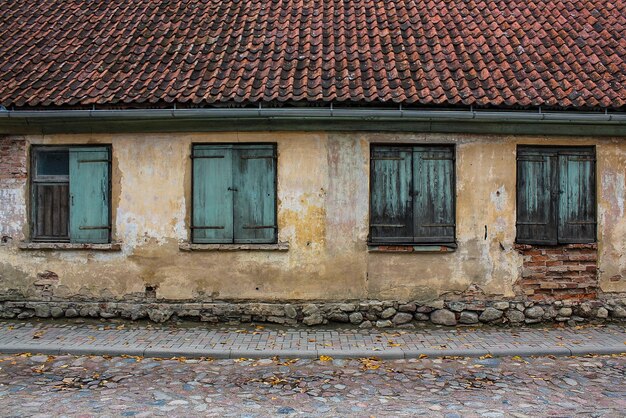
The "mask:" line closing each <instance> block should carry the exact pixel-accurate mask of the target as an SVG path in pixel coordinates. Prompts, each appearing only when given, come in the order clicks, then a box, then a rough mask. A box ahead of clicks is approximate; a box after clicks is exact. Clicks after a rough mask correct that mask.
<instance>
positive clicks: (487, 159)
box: [0, 132, 626, 300]
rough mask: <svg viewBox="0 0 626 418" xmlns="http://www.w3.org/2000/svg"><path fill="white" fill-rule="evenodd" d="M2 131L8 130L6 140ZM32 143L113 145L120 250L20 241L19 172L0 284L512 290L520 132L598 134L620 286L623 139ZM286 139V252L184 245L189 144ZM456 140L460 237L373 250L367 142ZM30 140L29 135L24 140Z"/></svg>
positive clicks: (441, 139) (257, 295) (28, 287)
mask: <svg viewBox="0 0 626 418" xmlns="http://www.w3.org/2000/svg"><path fill="white" fill-rule="evenodd" d="M2 140H3V139H2V138H0V142H1V141H2ZM25 140H26V144H27V145H33V144H85V143H103V144H111V145H112V149H113V161H112V205H113V211H112V212H113V231H112V234H113V238H114V239H115V240H118V241H121V242H122V251H120V252H98V251H23V250H19V249H18V248H17V243H18V241H20V240H22V239H24V237H27V236H28V223H27V216H26V211H27V207H28V201H27V195H28V187H27V182H26V180H25V179H21V180H16V181H11V182H9V181H4V182H1V183H0V198H1V199H2V200H1V205H0V221H1V224H0V228H1V229H0V235H2V236H6V237H10V238H9V239H7V240H6V241H7V242H5V243H2V244H0V294H4V295H9V294H11V295H20V297H27V298H37V297H38V294H37V292H36V290H35V286H34V283H35V282H36V281H37V280H38V274H41V273H42V272H45V271H51V272H54V273H56V275H57V276H58V283H56V284H55V289H54V295H55V296H56V297H62V298H76V297H79V298H100V297H114V298H121V297H123V296H125V295H130V294H135V295H140V294H143V293H144V291H145V289H146V286H152V287H157V297H158V298H162V299H169V300H183V299H207V298H220V299H261V300H307V299H311V300H312V299H327V300H344V299H366V298H369V299H397V300H414V299H417V300H427V299H432V298H435V297H438V296H440V295H442V294H445V293H447V292H461V291H463V290H465V289H467V288H468V286H470V285H472V284H474V285H478V286H480V288H482V289H483V290H484V291H485V292H486V293H487V294H491V295H497V296H504V297H508V296H513V284H514V283H515V281H516V280H517V279H518V278H519V276H520V274H521V264H522V260H521V255H520V254H519V253H518V252H517V251H516V250H515V249H514V248H513V244H514V240H515V182H516V179H515V164H516V158H515V150H516V145H517V144H554V145H557V144H558V145H572V144H576V145H596V146H597V158H598V172H597V178H598V191H597V193H598V221H599V229H598V235H599V240H600V243H599V266H598V267H599V280H600V285H601V288H602V289H603V290H604V291H613V292H624V291H626V281H625V279H624V278H623V276H624V275H625V274H626V257H625V256H624V255H623V254H624V253H625V252H626V248H625V247H626V244H625V238H624V237H625V236H626V220H625V219H624V199H625V196H624V194H625V190H624V188H625V186H624V183H625V180H624V179H625V175H626V173H625V167H626V145H625V144H624V141H623V140H619V139H592V138H580V139H571V138H554V137H550V138H548V137H513V136H509V137H498V136H485V135H481V136H479V135H439V134H406V133H402V134H400V133H398V134H391V133H359V132H349V133H348V132H344V133H335V132H332V133H330V132H329V133H324V132H279V133H268V132H258V133H237V132H231V133H197V134H195V133H194V134H115V135H102V134H99V135H50V136H27V137H26V138H25ZM238 141H243V142H246V141H248V142H264V141H269V142H276V143H277V144H278V155H279V157H278V168H277V172H278V226H279V241H281V242H288V243H289V246H290V248H289V251H287V252H272V251H268V252H261V251H252V252H249V251H239V252H237V251H235V252H181V251H180V250H179V248H178V246H179V243H180V242H182V241H185V240H187V239H188V229H187V226H188V224H189V219H190V196H191V190H190V188H191V159H190V158H189V155H190V151H191V146H192V143H201V142H238ZM388 142H390V143H394V142H395V143H454V144H456V145H457V146H456V158H457V161H456V177H457V181H456V193H457V203H456V206H457V240H458V249H457V250H456V251H455V252H449V253H433V254H423V253H412V254H398V253H368V251H367V245H366V240H367V233H368V204H369V196H368V184H369V181H368V177H369V146H370V144H371V143H388ZM26 150H28V147H26Z"/></svg>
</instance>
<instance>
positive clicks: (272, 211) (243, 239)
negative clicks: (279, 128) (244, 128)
mask: <svg viewBox="0 0 626 418" xmlns="http://www.w3.org/2000/svg"><path fill="white" fill-rule="evenodd" d="M275 154H276V153H275V146H274V145H271V144H268V145H237V146H236V148H235V149H234V152H233V177H234V178H233V180H234V185H235V187H234V189H235V191H234V192H233V194H234V235H235V243H272V242H275V241H276V232H277V225H276V184H275V182H276V155H275Z"/></svg>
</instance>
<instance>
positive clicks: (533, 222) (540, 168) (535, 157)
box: [517, 150, 558, 244]
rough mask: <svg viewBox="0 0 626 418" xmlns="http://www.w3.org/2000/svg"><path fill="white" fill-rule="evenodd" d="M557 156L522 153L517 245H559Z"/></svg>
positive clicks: (531, 152)
mask: <svg viewBox="0 0 626 418" xmlns="http://www.w3.org/2000/svg"><path fill="white" fill-rule="evenodd" d="M557 182H558V169H557V155H556V153H555V152H546V151H536V150H535V151H533V150H518V157H517V242H519V243H523V244H557V242H558V241H557V233H556V215H557V208H556V192H557V190H556V186H557Z"/></svg>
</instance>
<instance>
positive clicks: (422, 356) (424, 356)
mask: <svg viewBox="0 0 626 418" xmlns="http://www.w3.org/2000/svg"><path fill="white" fill-rule="evenodd" d="M417 358H428V356H427V355H426V354H420V355H419V356H417Z"/></svg>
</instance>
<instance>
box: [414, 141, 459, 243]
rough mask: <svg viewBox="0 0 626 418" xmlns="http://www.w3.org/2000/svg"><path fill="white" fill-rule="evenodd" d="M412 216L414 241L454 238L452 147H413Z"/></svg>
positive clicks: (446, 241)
mask: <svg viewBox="0 0 626 418" xmlns="http://www.w3.org/2000/svg"><path fill="white" fill-rule="evenodd" d="M413 184H414V192H413V202H414V203H413V220H414V241H415V242H416V243H429V242H430V243H433V242H438V243H451V242H454V229H455V208H454V195H455V193H454V151H453V149H452V148H451V147H415V148H413Z"/></svg>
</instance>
